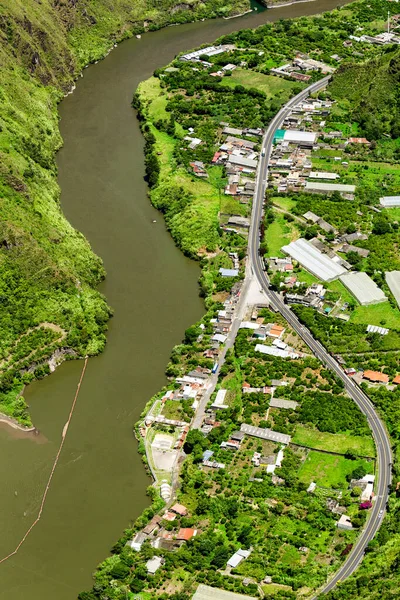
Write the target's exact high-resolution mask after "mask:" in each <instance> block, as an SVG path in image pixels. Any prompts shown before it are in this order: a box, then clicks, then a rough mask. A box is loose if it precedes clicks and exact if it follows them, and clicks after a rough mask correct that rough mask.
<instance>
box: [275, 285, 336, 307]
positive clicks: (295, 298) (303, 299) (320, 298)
mask: <svg viewBox="0 0 400 600" xmlns="http://www.w3.org/2000/svg"><path fill="white" fill-rule="evenodd" d="M325 293H326V289H325V288H324V286H323V285H322V284H320V283H313V284H312V285H310V287H308V288H307V290H306V291H305V293H304V294H292V293H287V294H285V302H287V303H288V304H301V305H302V306H310V307H312V308H316V309H321V308H322V307H323V303H324V298H325Z"/></svg>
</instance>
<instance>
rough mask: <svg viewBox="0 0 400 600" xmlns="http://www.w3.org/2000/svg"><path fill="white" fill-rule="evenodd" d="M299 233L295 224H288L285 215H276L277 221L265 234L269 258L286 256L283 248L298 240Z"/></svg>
mask: <svg viewBox="0 0 400 600" xmlns="http://www.w3.org/2000/svg"><path fill="white" fill-rule="evenodd" d="M298 238H299V232H298V230H297V227H296V226H295V225H294V224H293V223H288V222H287V221H285V219H284V218H283V215H281V214H279V213H275V220H274V221H273V222H272V223H271V225H269V227H268V229H267V231H266V232H265V239H266V241H267V244H268V255H269V256H284V254H283V252H281V247H282V246H284V245H285V244H289V243H290V242H292V241H294V240H297V239H298Z"/></svg>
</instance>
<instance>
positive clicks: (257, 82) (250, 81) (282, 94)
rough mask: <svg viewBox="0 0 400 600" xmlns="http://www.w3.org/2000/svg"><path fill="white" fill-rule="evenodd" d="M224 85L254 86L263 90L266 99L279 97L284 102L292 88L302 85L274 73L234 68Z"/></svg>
mask: <svg viewBox="0 0 400 600" xmlns="http://www.w3.org/2000/svg"><path fill="white" fill-rule="evenodd" d="M224 84H225V85H228V86H232V87H234V86H236V85H243V86H244V87H247V88H252V87H253V88H256V89H258V90H261V91H262V92H265V94H266V97H267V99H272V98H273V99H275V100H276V99H277V98H278V99H279V100H280V101H282V103H283V104H284V103H285V102H287V101H288V100H289V98H290V96H292V95H293V90H295V91H296V92H299V91H300V90H301V89H302V88H303V87H305V86H304V84H300V85H299V83H297V82H295V81H287V80H286V79H280V78H279V77H275V76H274V75H264V74H263V73H257V72H254V71H248V70H245V69H240V68H239V69H236V70H235V71H234V72H233V73H232V75H231V77H228V78H227V79H226V81H224Z"/></svg>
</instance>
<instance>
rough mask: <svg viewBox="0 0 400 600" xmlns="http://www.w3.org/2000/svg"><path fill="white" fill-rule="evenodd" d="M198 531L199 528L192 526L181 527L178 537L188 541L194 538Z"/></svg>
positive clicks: (180, 539)
mask: <svg viewBox="0 0 400 600" xmlns="http://www.w3.org/2000/svg"><path fill="white" fill-rule="evenodd" d="M196 533H197V529H192V528H191V527H181V528H180V530H179V531H178V534H177V536H176V539H177V540H179V541H184V542H188V541H189V540H191V539H192V537H194V536H195V535H196Z"/></svg>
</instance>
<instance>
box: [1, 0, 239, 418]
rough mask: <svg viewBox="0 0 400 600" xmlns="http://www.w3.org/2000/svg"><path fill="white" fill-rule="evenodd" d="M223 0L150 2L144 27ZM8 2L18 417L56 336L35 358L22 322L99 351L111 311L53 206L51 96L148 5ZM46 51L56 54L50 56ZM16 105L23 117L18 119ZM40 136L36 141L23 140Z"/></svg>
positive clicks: (8, 171)
mask: <svg viewBox="0 0 400 600" xmlns="http://www.w3.org/2000/svg"><path fill="white" fill-rule="evenodd" d="M222 4H224V3H221V1H220V0H208V2H207V3H205V4H203V3H202V4H201V7H199V10H197V8H196V9H195V10H193V11H187V10H184V7H183V8H182V9H178V10H175V11H172V12H168V11H162V10H159V11H158V12H157V15H158V21H157V19H155V17H156V16H157V15H155V13H154V11H153V14H152V19H153V21H152V20H151V19H148V20H147V25H145V26H144V25H143V29H144V30H155V29H157V28H159V27H163V26H165V25H166V24H168V23H170V22H171V21H174V22H177V23H179V22H186V21H187V20H189V21H190V20H196V19H198V18H199V19H200V18H204V17H216V16H218V11H219V10H220V9H221V6H222ZM182 6H183V5H182ZM243 6H247V0H232V2H231V4H229V5H228V6H225V8H224V10H227V11H235V10H239V11H240V10H241V7H243ZM7 10H8V13H7V14H8V18H9V20H10V23H12V26H11V25H10V27H11V29H12V31H13V34H12V36H11V38H12V39H11V38H10V39H8V41H6V42H5V44H4V61H3V68H2V74H1V80H0V83H1V84H2V89H4V90H5V92H4V94H5V95H4V98H3V102H2V109H1V110H2V113H1V115H2V116H3V117H4V123H5V129H4V135H3V137H2V139H3V140H8V139H12V141H13V142H12V143H13V148H14V150H15V152H14V153H10V152H9V148H8V145H7V144H8V141H6V142H5V145H4V147H3V146H1V145H0V151H1V152H2V156H3V159H4V160H3V162H4V172H3V173H1V176H2V181H3V183H4V192H3V203H2V208H1V211H0V216H2V221H3V226H2V230H1V235H2V239H3V245H2V250H1V253H2V258H3V260H4V263H3V264H4V269H3V272H4V273H5V280H4V282H3V284H4V286H5V287H4V289H5V293H6V294H7V297H8V298H9V301H8V305H7V308H6V313H4V314H2V313H1V311H0V321H1V320H4V322H7V327H6V328H5V329H6V330H7V335H5V336H4V339H3V342H2V345H1V357H2V358H3V357H8V356H10V355H11V354H15V355H18V357H19V361H20V362H21V360H22V359H24V361H25V362H24V368H23V369H19V368H14V366H11V367H10V368H4V369H2V372H1V376H0V409H1V408H2V407H3V410H5V407H6V406H7V408H8V410H7V412H10V413H11V414H10V416H12V417H15V418H16V419H17V420H20V421H21V422H22V423H23V422H27V420H29V415H28V413H27V406H26V405H24V406H22V403H23V399H22V398H21V397H20V390H21V387H22V386H23V385H26V384H27V383H29V382H30V381H32V380H34V379H40V378H41V377H43V376H44V375H47V374H48V373H49V372H50V370H51V369H52V367H53V366H54V360H52V359H51V354H52V353H53V352H54V349H55V348H54V344H53V343H52V342H53V340H50V341H48V342H47V341H45V343H43V344H42V345H41V346H40V354H41V356H40V357H39V358H40V360H39V361H38V360H36V356H34V353H35V351H36V350H37V344H38V340H37V335H38V334H34V333H30V334H29V335H24V333H25V332H24V330H23V329H21V322H26V323H29V324H30V328H31V329H32V326H33V327H34V328H35V327H38V326H39V325H40V323H41V322H43V321H45V322H50V323H53V324H55V325H56V326H58V327H60V328H62V329H63V330H64V331H65V332H66V333H65V336H66V344H65V345H66V346H67V347H68V349H69V350H70V351H71V352H73V353H75V354H76V355H77V356H80V357H83V356H95V355H97V354H99V353H101V352H102V351H103V350H104V347H105V343H106V332H107V329H108V321H109V319H110V317H111V315H112V310H111V308H110V307H109V306H108V305H107V302H106V299H105V298H104V297H103V296H102V295H101V294H100V293H99V292H98V290H97V286H98V285H99V283H100V282H101V281H102V280H103V279H104V277H105V270H104V267H103V264H102V261H101V259H100V258H99V257H98V256H96V255H95V254H94V253H93V252H92V250H91V247H90V245H89V243H88V241H87V240H86V239H85V238H84V237H83V236H82V235H81V234H80V233H79V232H78V231H76V230H75V229H74V228H73V227H72V226H71V225H70V224H69V223H68V221H67V220H66V219H65V218H64V216H63V214H62V211H61V210H60V205H59V196H60V190H59V187H58V184H57V180H56V177H57V169H56V164H55V156H56V153H57V151H58V150H59V149H60V148H61V146H62V139H61V136H60V133H59V129H58V112H57V105H58V103H59V102H60V100H61V99H62V97H63V96H65V95H66V94H69V93H70V92H71V91H72V90H73V89H74V87H75V81H76V79H77V78H78V77H80V76H81V75H82V69H83V68H84V67H85V66H87V65H88V64H89V63H91V62H95V61H97V60H99V59H100V58H103V57H104V56H106V55H107V54H108V53H109V52H110V49H111V48H113V47H115V46H116V43H115V42H116V41H118V42H119V41H122V40H123V39H126V38H127V37H130V36H132V35H133V34H134V33H135V28H137V27H138V26H139V25H138V23H139V22H140V20H141V19H142V18H143V19H144V21H145V22H146V18H147V13H148V12H149V11H148V9H147V5H146V3H145V2H143V3H142V4H140V6H138V7H137V9H136V12H135V16H136V18H137V19H138V21H134V22H133V23H132V14H131V12H130V10H129V9H128V8H127V7H122V6H118V7H117V8H114V10H113V11H112V13H110V12H109V11H108V8H107V7H106V6H104V5H103V3H101V2H96V3H93V5H91V6H89V7H88V9H85V11H84V12H83V13H82V14H81V13H80V12H79V11H75V10H74V9H71V11H67V10H66V9H64V7H63V6H57V7H50V6H47V5H46V7H44V8H43V10H42V11H41V13H40V14H37V12H36V10H35V7H34V2H33V0H29V1H28V2H27V3H26V6H25V12H24V21H22V20H21V19H20V18H19V17H20V15H19V8H18V6H16V5H15V6H13V5H10V6H9V7H8V9H7ZM154 19H155V20H154ZM128 20H129V22H130V26H129V27H127V26H126V23H127V21H128ZM66 25H67V27H66ZM26 29H28V30H29V31H30V34H29V35H27V33H26ZM67 30H68V33H67ZM10 31H11V30H10ZM43 32H45V33H44V35H45V36H46V38H47V37H48V39H49V40H50V41H51V43H50V44H49V45H47V44H45V42H44V41H43V39H44V37H43ZM25 42H26V43H25ZM52 56H53V57H54V56H56V57H57V60H54V61H52V60H51V59H50V60H48V57H52ZM32 57H33V58H32ZM59 57H62V60H59ZM15 111H16V112H18V114H19V115H21V118H18V119H15ZM38 139H40V144H39V143H38V142H36V141H29V140H38ZM44 190H45V191H44ZM38 214H40V216H41V218H40V219H38V218H37V215H38ZM21 248H23V250H21ZM32 273H36V275H35V277H32V276H31V274H32ZM27 274H29V275H27ZM17 298H18V302H17V301H16V299H17ZM39 315H40V316H39ZM26 333H28V331H27V332H26ZM42 337H44V334H43V333H42ZM22 338H24V339H22ZM46 355H47V356H46ZM31 358H32V360H31V364H29V360H30V359H31ZM47 358H49V360H50V370H49V367H48V365H47ZM13 407H14V408H13Z"/></svg>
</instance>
